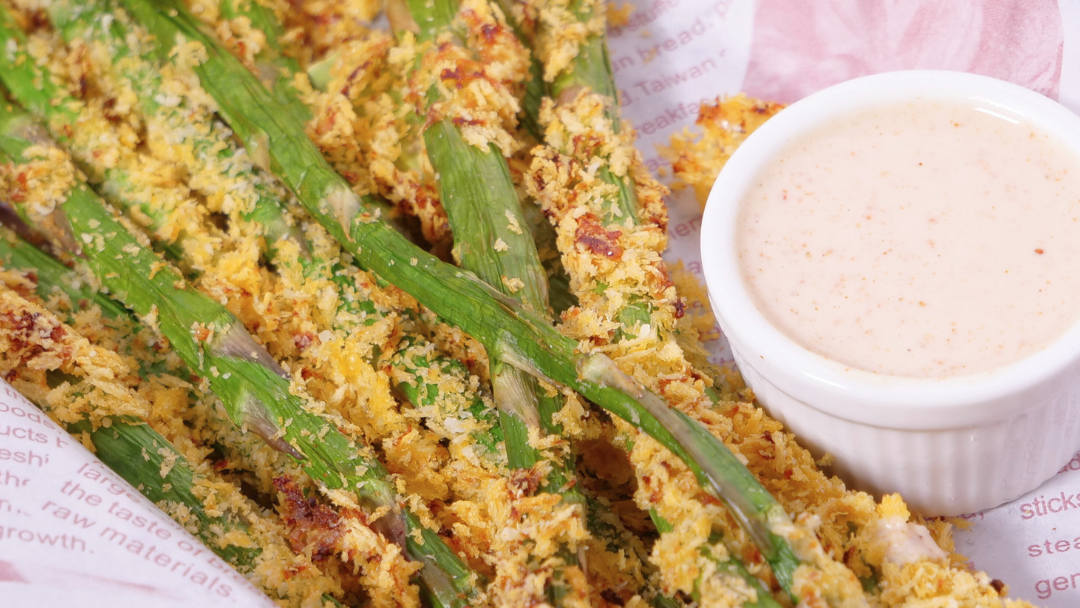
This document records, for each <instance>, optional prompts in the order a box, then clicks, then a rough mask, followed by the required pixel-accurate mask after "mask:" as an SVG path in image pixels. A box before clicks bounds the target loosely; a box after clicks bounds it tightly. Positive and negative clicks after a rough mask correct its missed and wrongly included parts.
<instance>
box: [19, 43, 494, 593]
mask: <svg viewBox="0 0 1080 608" xmlns="http://www.w3.org/2000/svg"><path fill="white" fill-rule="evenodd" d="M7 40H11V41H16V37H14V36H13V35H11V36H8V37H7ZM9 56H10V54H9ZM23 63H26V62H25V61H24V62H23ZM7 67H8V66H5V71H4V74H3V76H2V78H4V80H5V82H8V81H9V79H16V78H17V76H12V73H15V74H20V72H18V70H10V69H7ZM12 67H17V66H12ZM0 119H2V122H3V125H2V126H3V130H2V132H3V134H4V137H3V138H0V151H2V152H3V153H4V154H5V158H4V160H5V164H4V169H3V174H0V177H2V178H3V179H2V180H0V181H2V182H3V186H4V187H3V191H4V193H5V195H6V196H5V198H7V199H8V200H13V201H17V202H19V205H18V210H19V212H20V214H21V215H22V216H23V217H24V218H25V219H26V220H27V221H28V222H29V223H30V224H31V225H32V226H34V227H35V228H37V229H39V230H41V231H42V232H44V233H46V234H48V235H49V236H50V237H51V238H52V241H53V243H54V245H56V246H59V247H63V248H65V249H67V250H68V251H69V252H70V253H71V254H73V255H76V256H85V259H86V261H87V264H88V265H89V267H90V268H91V269H92V271H93V273H94V276H96V277H97V278H98V279H99V280H100V281H101V282H102V285H103V286H104V287H105V288H107V289H109V290H110V291H111V292H112V293H113V294H115V295H116V297H117V298H118V299H120V300H121V301H123V302H124V303H125V304H126V305H128V306H130V307H131V308H132V310H133V311H134V312H135V313H136V314H138V315H140V316H141V317H142V318H143V319H144V322H149V323H150V324H151V325H156V326H157V327H158V328H159V329H160V330H161V332H162V334H163V335H164V336H165V337H167V338H168V339H169V342H170V343H171V345H172V347H173V349H174V350H175V351H176V352H177V354H179V355H180V357H181V358H182V359H183V360H184V361H185V363H187V365H188V366H189V367H191V368H192V369H193V370H194V371H195V372H196V373H198V375H199V376H200V377H202V378H205V379H206V380H207V381H208V383H209V386H210V388H211V390H212V391H213V392H214V393H215V394H217V395H218V396H219V397H220V398H221V399H222V402H223V404H224V406H225V409H226V411H227V412H228V413H229V416H230V418H231V419H232V420H233V422H234V423H235V424H236V425H237V426H241V427H247V428H248V429H249V430H252V431H254V432H255V433H256V434H258V435H260V436H261V437H263V438H264V439H265V440H266V441H267V442H268V443H269V444H270V445H272V446H273V447H275V448H276V449H278V450H280V451H283V452H286V453H288V454H290V455H292V456H293V457H294V458H296V459H297V460H298V461H300V462H301V463H302V466H303V467H304V469H305V472H306V473H308V475H309V476H311V477H312V478H313V479H315V480H317V481H318V482H319V483H320V484H321V485H322V487H323V488H324V491H326V492H327V494H328V495H329V496H331V497H332V498H333V499H334V500H335V501H337V502H339V503H341V504H344V505H348V506H352V507H353V508H359V509H364V510H366V511H368V512H369V513H370V515H371V518H372V520H373V521H377V522H378V523H377V524H376V526H377V527H378V528H379V530H380V531H381V532H382V533H383V534H384V536H386V537H387V538H388V539H389V540H391V541H392V542H394V543H397V545H396V546H400V548H401V549H402V550H405V551H408V552H409V554H410V555H411V556H412V557H413V558H414V559H417V560H418V561H419V564H420V565H421V566H422V567H421V570H420V577H421V580H423V581H424V582H425V584H426V585H427V586H428V589H429V592H430V593H432V594H433V595H435V596H436V597H442V598H445V603H446V605H458V604H460V603H462V600H461V598H462V597H469V596H471V595H473V590H474V589H475V588H474V587H473V585H474V581H473V577H472V576H470V573H469V572H468V569H467V567H466V566H465V565H464V564H463V563H462V562H461V561H460V560H459V559H457V558H456V556H454V554H453V553H452V552H451V551H450V550H449V549H448V548H447V547H446V546H445V545H444V543H443V541H442V540H441V538H440V537H439V536H438V535H437V534H436V533H435V532H434V531H432V530H430V529H428V528H426V527H424V526H423V525H422V524H421V523H420V520H419V519H418V518H417V516H416V515H415V514H413V513H411V512H410V511H409V510H408V509H407V508H403V506H402V505H401V504H400V503H399V502H398V497H397V495H396V490H395V487H394V484H393V482H392V481H391V480H390V479H389V478H388V474H387V472H386V470H385V468H384V467H383V466H382V464H381V463H380V462H379V461H378V460H377V459H376V458H375V456H374V454H372V453H371V450H370V448H367V447H365V446H361V445H359V444H357V443H356V442H354V441H353V440H352V439H350V438H349V437H347V436H346V435H344V434H342V433H341V432H340V431H339V430H338V428H340V427H344V426H345V423H344V422H343V421H341V420H340V419H335V418H333V417H331V416H329V415H327V414H326V413H325V406H323V405H322V404H320V403H318V402H315V401H314V400H311V399H310V398H307V397H306V396H303V395H302V394H293V391H297V392H299V389H298V388H297V387H292V386H290V382H289V380H288V378H287V373H286V372H285V371H284V370H283V369H281V368H280V366H279V365H278V364H277V363H276V362H275V361H274V360H273V359H272V358H271V357H270V355H269V354H268V353H266V351H265V350H263V349H262V348H261V347H260V346H258V345H257V344H256V343H255V342H254V340H253V339H252V338H251V337H250V335H249V334H248V333H247V332H246V330H245V329H244V328H243V326H242V325H241V324H240V323H239V322H238V321H237V320H236V319H235V317H233V316H232V315H231V314H230V313H229V312H228V311H227V310H226V309H225V308H224V307H223V306H222V305H221V304H219V303H218V302H216V301H214V300H212V299H210V298H208V297H206V296H205V295H203V294H202V293H200V292H198V291H195V290H194V289H192V288H189V287H187V286H186V285H185V281H184V279H183V277H182V276H181V275H179V273H177V272H176V271H175V270H173V269H172V268H170V267H169V266H168V265H166V264H163V263H162V262H161V261H160V260H159V259H158V258H157V257H156V256H155V255H154V254H153V253H152V252H150V251H149V250H148V249H146V248H145V245H143V244H141V243H140V242H139V241H138V240H137V239H136V238H135V236H134V235H132V234H131V233H130V232H128V230H127V228H126V227H125V226H123V225H122V224H120V223H119V222H117V221H116V220H115V219H114V218H113V217H112V216H111V214H110V213H109V211H108V210H107V209H106V207H105V206H104V204H103V203H102V201H101V200H100V199H99V198H97V196H96V195H94V194H93V193H92V192H91V191H90V189H89V188H88V187H87V186H86V185H85V183H83V182H82V181H81V179H80V178H79V176H78V174H77V172H76V170H75V168H74V166H73V165H72V164H71V162H70V159H69V158H68V157H67V156H66V154H65V153H63V152H62V151H61V150H60V149H59V148H57V147H56V146H55V145H54V144H52V142H50V141H49V140H48V138H47V137H46V136H45V134H44V133H43V132H42V130H41V129H40V127H39V126H37V125H35V124H34V123H33V122H32V121H31V120H30V119H29V117H28V116H27V115H26V114H22V113H20V112H18V111H16V110H14V108H12V107H10V106H9V107H8V108H5V111H4V112H3V113H0ZM45 176H50V177H51V178H52V180H51V181H49V182H48V183H49V187H48V188H42V189H36V188H30V187H29V184H31V183H43V177H45ZM391 546H395V545H391ZM401 570H402V571H409V573H410V574H411V569H410V568H407V567H403V568H402V569H401ZM455 577H456V578H455ZM476 593H478V592H476ZM459 594H461V595H459Z"/></svg>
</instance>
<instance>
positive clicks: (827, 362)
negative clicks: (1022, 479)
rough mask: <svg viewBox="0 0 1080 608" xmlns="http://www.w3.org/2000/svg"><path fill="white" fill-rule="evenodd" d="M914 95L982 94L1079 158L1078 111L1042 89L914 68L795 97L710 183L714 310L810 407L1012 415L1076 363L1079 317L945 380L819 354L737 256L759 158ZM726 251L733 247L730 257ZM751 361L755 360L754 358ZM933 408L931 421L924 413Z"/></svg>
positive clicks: (737, 341) (939, 423) (872, 419)
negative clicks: (790, 332) (763, 304)
mask: <svg viewBox="0 0 1080 608" xmlns="http://www.w3.org/2000/svg"><path fill="white" fill-rule="evenodd" d="M918 98H930V99H969V100H977V101H979V102H981V103H985V104H988V105H990V106H994V107H997V108H1000V109H1003V110H1007V111H1009V112H1010V113H1012V114H1014V115H1019V116H1022V117H1024V118H1025V119H1027V120H1030V121H1031V122H1032V123H1033V124H1035V125H1037V126H1039V127H1040V128H1042V129H1043V130H1046V131H1049V132H1052V133H1054V134H1055V136H1057V137H1058V138H1059V139H1060V140H1061V141H1062V142H1063V143H1065V145H1067V146H1068V147H1069V148H1070V149H1071V150H1073V151H1074V152H1076V153H1077V154H1078V155H1080V116H1077V115H1076V114H1074V113H1072V112H1071V111H1069V110H1067V109H1065V108H1064V107H1063V106H1061V105H1060V104H1058V103H1057V102H1055V101H1053V100H1050V99H1049V98H1046V97H1044V96H1042V95H1040V94H1039V93H1036V92H1034V91H1031V90H1029V89H1026V88H1024V87H1021V86H1019V85H1015V84H1012V83H1008V82H1005V81H1001V80H997V79H994V78H990V77H987V76H980V75H975V74H970V73H964V72H948V71H938V70H910V71H900V72H887V73H882V74H875V75H872V76H865V77H862V78H857V79H854V80H849V81H846V82H843V83H840V84H838V85H834V86H832V87H829V88H827V89H824V90H822V91H819V92H817V93H814V94H812V95H810V96H808V97H806V98H804V99H802V100H799V101H797V102H795V103H793V104H791V105H790V106H789V107H787V108H785V109H784V110H783V111H781V112H780V113H778V114H777V115H776V116H774V117H773V118H771V119H770V120H769V121H767V122H766V123H765V124H763V125H762V126H761V127H760V128H759V129H758V130H757V131H755V132H754V133H753V134H752V135H751V136H750V137H748V138H747V140H746V141H745V142H743V143H742V144H741V145H740V146H739V148H738V149H737V150H736V151H735V153H734V154H733V155H732V157H731V158H730V159H729V160H728V162H727V163H726V164H725V167H724V170H723V171H721V173H720V175H719V177H718V178H717V180H716V182H715V183H714V185H713V188H712V190H711V191H710V194H709V199H708V204H707V206H706V210H705V214H704V217H703V219H702V227H701V234H702V235H703V237H706V235H707V238H702V239H701V244H700V247H701V259H702V269H703V273H704V276H705V281H706V284H707V286H708V288H709V293H710V299H711V300H712V303H713V310H714V313H715V314H716V316H717V319H718V321H719V322H720V326H721V328H722V330H723V332H724V334H725V335H726V336H727V338H728V340H729V343H731V345H732V348H738V349H739V350H740V353H741V355H742V357H743V359H744V360H745V361H747V363H748V364H750V365H752V366H753V367H754V369H755V371H757V372H758V373H760V374H762V375H763V376H764V377H766V378H767V379H768V380H769V381H770V382H772V383H773V384H775V385H776V386H777V387H778V388H781V389H782V390H784V391H785V392H789V394H791V395H792V396H794V397H796V398H797V399H799V400H800V401H803V402H804V403H806V404H807V405H809V406H811V407H814V408H816V409H819V410H821V411H824V412H826V413H830V414H832V415H836V416H840V417H842V418H846V419H849V420H852V421H857V422H862V423H865V424H874V425H879V426H907V425H908V424H909V423H910V421H908V419H910V418H911V417H912V416H919V415H924V416H923V417H922V418H921V419H920V420H919V422H918V425H919V426H920V427H929V428H951V427H956V426H963V425H973V424H978V423H980V422H985V421H989V420H996V419H999V418H1000V417H1002V416H1006V415H1010V414H1011V413H1013V412H1015V411H1016V409H1017V407H1018V406H1019V404H1021V403H1022V402H1023V397H1022V395H1023V394H1024V393H1025V392H1026V391H1028V390H1030V389H1031V388H1032V387H1035V386H1038V385H1040V384H1041V383H1044V382H1047V381H1050V380H1051V379H1052V378H1054V377H1056V375H1057V374H1060V373H1062V372H1064V371H1065V370H1066V369H1067V368H1069V367H1070V366H1072V367H1075V365H1076V364H1077V362H1080V321H1078V322H1077V323H1075V324H1074V325H1073V326H1072V327H1070V328H1069V329H1067V330H1066V331H1065V332H1064V333H1063V334H1062V335H1061V336H1060V337H1059V338H1058V339H1057V340H1055V341H1054V342H1053V343H1051V344H1050V345H1049V346H1047V347H1046V348H1044V349H1042V350H1040V351H1038V352H1036V353H1033V354H1031V355H1028V356H1027V357H1024V358H1022V359H1020V360H1018V361H1016V362H1014V363H1011V364H1008V365H1005V366H1003V367H1000V368H997V369H995V370H991V371H989V372H983V373H979V374H971V375H964V376H956V377H951V378H945V379H924V378H909V377H902V376H890V375H885V374H876V373H873V372H868V371H863V370H858V369H852V368H850V367H846V366H844V365H843V364H840V363H839V362H836V361H833V360H831V359H827V358H826V357H823V356H821V355H818V354H816V353H814V352H812V351H810V350H808V349H806V348H804V347H803V346H801V345H799V344H797V343H796V342H795V341H794V340H792V339H791V338H789V337H787V336H786V335H784V334H783V333H782V332H781V331H780V330H778V329H776V328H775V327H773V326H772V324H771V323H769V322H768V320H766V319H765V317H764V315H762V314H761V312H760V311H759V310H758V308H757V307H756V305H754V303H753V301H752V299H751V298H750V296H749V294H748V293H747V291H746V289H745V285H744V284H743V281H742V278H741V275H740V273H739V269H738V264H737V259H736V258H737V256H736V255H734V228H735V226H734V225H735V219H736V218H735V216H736V215H737V210H738V202H739V198H740V197H741V195H742V193H743V192H744V191H745V189H746V186H747V185H748V182H749V181H751V180H752V179H753V177H754V176H755V175H756V174H757V173H758V171H759V170H760V167H761V163H762V162H764V161H765V160H767V159H768V158H769V157H770V156H771V155H773V154H776V153H777V152H778V151H779V150H780V149H782V148H783V147H784V145H786V143H787V142H789V141H791V140H792V139H793V138H795V137H798V136H799V135H801V134H802V133H804V132H806V131H807V130H809V129H812V128H814V127H816V126H818V125H820V124H822V123H823V122H824V121H826V120H828V119H829V118H831V117H834V116H838V115H840V114H841V113H843V112H847V111H850V110H853V109H856V108H862V107H871V106H872V105H875V104H880V103H888V102H890V101H891V102H903V101H905V100H914V99H918ZM725 248H726V251H727V253H729V254H730V255H724V254H725ZM750 361H753V363H750ZM931 412H932V413H933V414H934V416H933V417H930V418H927V417H925V414H929V413H931Z"/></svg>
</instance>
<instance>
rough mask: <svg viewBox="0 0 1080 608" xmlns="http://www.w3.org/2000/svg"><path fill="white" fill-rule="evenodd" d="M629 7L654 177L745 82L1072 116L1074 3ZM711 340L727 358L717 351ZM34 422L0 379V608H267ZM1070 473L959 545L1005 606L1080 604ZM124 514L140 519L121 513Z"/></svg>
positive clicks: (676, 205) (1005, 0) (696, 221)
mask: <svg viewBox="0 0 1080 608" xmlns="http://www.w3.org/2000/svg"><path fill="white" fill-rule="evenodd" d="M616 1H617V2H618V0H616ZM630 4H632V5H634V6H635V10H634V12H633V13H632V14H631V17H630V22H629V23H628V24H627V25H626V26H625V27H623V28H617V29H614V30H613V31H612V33H611V37H610V41H611V57H612V63H613V65H614V67H615V69H616V80H617V82H618V85H619V87H620V89H621V91H622V96H623V106H624V114H625V116H627V117H628V118H629V119H630V120H631V122H632V123H633V124H634V125H635V127H637V128H638V130H639V147H640V149H641V150H642V152H643V153H644V154H645V157H646V160H647V162H648V164H649V166H650V167H651V168H652V169H653V170H654V171H655V170H659V171H660V172H661V174H663V172H664V163H663V162H662V161H660V160H659V158H658V155H657V154H656V151H655V148H654V146H655V145H656V144H665V143H667V141H668V138H669V137H670V135H671V133H673V132H674V131H677V130H680V129H682V128H683V127H686V126H689V125H692V124H693V122H694V119H695V118H696V106H697V104H698V103H699V102H700V101H702V100H711V99H715V98H716V97H717V96H718V95H725V94H733V93H736V92H739V91H741V90H747V92H748V93H750V94H751V95H755V96H759V97H763V98H769V99H771V100H774V101H782V102H788V103H789V102H791V101H794V100H795V99H798V98H799V97H800V96H803V95H806V94H808V93H810V92H813V91H814V90H817V89H820V88H822V87H824V86H828V85H829V84H833V83H835V82H839V81H842V80H845V79H847V78H852V77H855V76H861V75H864V74H869V73H873V72H880V71H889V70H895V69H911V68H938V69H955V70H967V71H975V72H978V73H984V74H989V75H992V76H996V77H998V78H1004V79H1007V80H1011V81H1013V82H1018V83H1020V84H1024V85H1026V86H1029V87H1031V88H1033V89H1035V90H1038V91H1040V92H1043V93H1044V94H1048V95H1050V96H1051V97H1054V98H1060V100H1061V101H1062V102H1063V103H1064V104H1065V105H1067V106H1068V107H1070V108H1071V109H1073V110H1074V111H1075V110H1080V2H1077V1H1076V0H1066V1H1063V2H1062V3H1061V6H1057V5H1056V4H1055V3H1054V2H1053V0H967V1H957V2H940V1H930V0H884V1H877V0H829V1H824V0H822V1H813V2H809V1H808V2H791V1H790V0H760V2H758V3H756V4H755V3H754V2H752V1H751V0H632V1H631V2H630ZM670 208H671V209H670V214H671V222H670V224H669V231H670V250H669V252H668V254H667V257H668V258H669V259H671V260H676V259H681V260H683V261H684V262H685V263H686V264H687V267H688V268H689V269H690V270H691V271H694V272H697V273H698V274H699V275H700V257H699V254H698V241H699V238H700V234H699V229H700V226H701V222H700V215H701V214H700V211H699V209H698V205H697V202H696V201H695V200H694V199H693V196H692V194H690V193H689V191H683V192H682V193H679V194H677V195H675V196H673V197H672V198H671V200H670ZM691 305H693V303H691ZM706 346H708V347H709V348H710V349H711V350H712V351H713V352H714V353H715V355H716V357H717V358H718V359H719V358H721V357H722V356H723V349H722V347H721V344H720V342H719V341H713V342H711V343H707V344H706ZM5 389H6V390H5ZM34 412H36V410H34V409H33V408H32V406H30V405H29V404H27V403H26V402H25V400H23V399H22V398H21V397H20V396H18V395H17V394H15V393H14V391H11V389H10V387H8V386H7V385H6V384H0V606H58V605H65V604H67V603H69V602H78V604H77V605H80V606H103V607H104V606H128V605H140V606H188V605H192V604H197V605H200V606H225V605H243V606H257V605H272V604H271V603H270V602H269V601H268V600H266V599H265V597H263V596H262V595H261V594H260V593H259V592H258V591H256V590H255V589H254V588H252V587H250V586H249V585H247V584H246V583H245V582H244V581H243V580H242V579H240V578H239V577H238V576H237V575H235V574H232V573H231V571H229V570H227V569H226V568H225V566H224V564H223V563H222V562H221V561H220V560H218V559H217V558H215V557H213V556H210V555H209V554H208V553H207V552H206V551H205V550H204V549H202V548H201V547H198V546H197V545H196V544H195V543H194V540H193V539H192V538H191V537H190V536H188V535H187V534H186V532H184V531H183V530H181V529H179V528H178V527H177V526H176V525H175V524H172V522H171V521H169V520H168V519H167V518H165V517H164V516H162V515H161V514H160V512H158V511H157V510H156V509H155V508H154V507H153V505H150V504H149V502H148V501H146V500H145V499H143V498H142V497H141V496H137V495H136V494H135V492H134V490H132V489H131V488H130V487H128V486H126V484H122V483H116V482H117V481H118V478H116V477H115V476H110V475H109V474H107V473H106V474H105V478H106V479H105V481H104V482H103V481H102V479H100V478H99V479H90V478H89V477H88V476H87V474H88V471H105V470H106V469H105V468H104V467H103V466H102V465H101V463H100V462H98V461H97V460H96V458H94V457H93V456H92V455H91V454H89V453H88V452H86V450H84V449H83V448H82V446H81V445H79V444H78V443H77V442H74V441H72V440H70V439H69V438H68V437H67V436H66V435H65V434H64V433H63V432H62V431H60V430H58V429H57V428H56V427H55V425H53V424H52V423H50V422H47V421H44V420H43V419H42V418H37V420H33V419H31V417H30V414H32V413H34ZM1078 473H1080V457H1078V458H1076V459H1074V460H1073V461H1072V462H1071V463H1069V464H1068V465H1067V466H1066V467H1065V468H1064V469H1063V472H1062V473H1059V474H1058V475H1057V476H1055V478H1054V479H1051V480H1050V481H1049V482H1047V484H1046V485H1044V486H1043V487H1042V488H1040V489H1039V490H1037V491H1035V492H1033V493H1032V494H1030V495H1028V496H1025V497H1022V498H1020V499H1018V500H1016V501H1015V502H1013V503H1010V504H1009V505H1006V506H1003V507H1000V508H998V509H994V510H991V511H988V512H985V513H979V514H975V515H972V516H970V517H969V520H970V522H971V524H972V527H971V530H970V531H967V532H962V533H959V534H958V544H959V548H960V550H961V551H962V552H963V553H965V554H966V555H968V556H970V557H971V558H972V561H973V562H974V565H975V566H976V567H977V568H979V569H984V570H987V571H989V572H990V573H991V575H992V576H994V577H996V578H999V579H1001V580H1003V581H1005V582H1006V583H1008V584H1009V586H1010V587H1011V590H1012V595H1013V596H1015V597H1020V598H1024V599H1028V600H1030V601H1032V602H1035V603H1038V604H1040V605H1044V606H1048V607H1052V608H1066V607H1073V606H1077V605H1080V518H1078V517H1077V515H1078V513H1080V474H1078ZM91 476H92V475H91ZM65 484H66V485H65ZM74 484H78V485H79V488H78V489H77V490H76V489H74ZM91 497H93V498H91ZM121 509H126V510H128V511H130V512H131V518H132V519H131V520H129V521H127V522H125V521H123V520H122V519H121V514H126V513H124V512H123V511H121ZM136 514H138V515H141V516H142V517H144V518H146V522H151V521H153V522H156V526H158V530H160V531H161V534H162V535H163V536H166V537H165V538H163V537H162V536H156V535H155V531H151V530H148V528H149V525H150V524H149V523H146V524H144V525H143V526H142V527H141V528H140V527H136V526H134V525H132V523H131V522H132V521H134V517H135V516H136ZM76 515H78V517H79V522H78V523H76V521H75V517H76ZM113 531H118V532H120V533H121V534H123V540H122V541H120V540H118V539H119V538H120V537H117V536H115V535H114V534H113ZM199 551H202V553H198V552H199ZM178 564H180V565H178ZM226 591H227V594H228V595H227V597H225V596H223V595H222V594H224V593H226Z"/></svg>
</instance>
